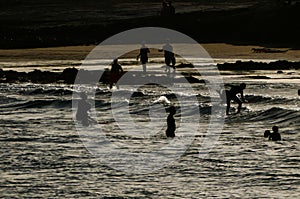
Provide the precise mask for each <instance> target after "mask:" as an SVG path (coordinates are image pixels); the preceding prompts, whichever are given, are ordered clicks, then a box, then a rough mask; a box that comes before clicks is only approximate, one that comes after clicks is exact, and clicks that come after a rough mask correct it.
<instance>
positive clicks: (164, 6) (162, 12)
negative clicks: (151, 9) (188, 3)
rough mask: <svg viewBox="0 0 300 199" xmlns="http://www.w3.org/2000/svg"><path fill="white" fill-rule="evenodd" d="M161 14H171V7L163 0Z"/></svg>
mask: <svg viewBox="0 0 300 199" xmlns="http://www.w3.org/2000/svg"><path fill="white" fill-rule="evenodd" d="M160 15H161V16H169V8H168V4H167V2H165V1H163V2H162V8H161V11H160Z"/></svg>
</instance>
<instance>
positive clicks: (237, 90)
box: [223, 83, 246, 115]
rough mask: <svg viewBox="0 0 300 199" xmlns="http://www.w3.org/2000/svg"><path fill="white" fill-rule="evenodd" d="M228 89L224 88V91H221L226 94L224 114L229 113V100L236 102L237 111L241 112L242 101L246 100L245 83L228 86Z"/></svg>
mask: <svg viewBox="0 0 300 199" xmlns="http://www.w3.org/2000/svg"><path fill="white" fill-rule="evenodd" d="M230 87H231V89H230V90H226V91H225V93H224V92H223V95H226V104H227V107H226V115H229V110H230V102H231V100H233V101H235V102H236V103H238V111H237V113H240V112H241V109H242V103H243V102H246V100H245V97H244V89H245V88H246V84H245V83H241V84H240V85H239V86H230ZM237 94H241V99H240V98H238V97H237Z"/></svg>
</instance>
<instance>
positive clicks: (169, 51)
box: [158, 40, 176, 73]
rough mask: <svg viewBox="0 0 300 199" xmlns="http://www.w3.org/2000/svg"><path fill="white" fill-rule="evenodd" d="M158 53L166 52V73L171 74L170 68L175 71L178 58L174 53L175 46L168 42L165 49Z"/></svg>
mask: <svg viewBox="0 0 300 199" xmlns="http://www.w3.org/2000/svg"><path fill="white" fill-rule="evenodd" d="M158 51H159V52H162V51H163V52H164V57H165V64H166V72H168V73H170V67H172V68H173V69H174V70H175V64H176V58H175V55H174V52H173V46H172V45H171V44H170V42H169V40H167V43H166V44H165V45H164V46H163V48H162V49H160V50H158ZM171 64H172V65H171Z"/></svg>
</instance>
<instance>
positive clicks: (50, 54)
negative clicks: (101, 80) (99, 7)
mask: <svg viewBox="0 0 300 199" xmlns="http://www.w3.org/2000/svg"><path fill="white" fill-rule="evenodd" d="M200 45H201V46H202V47H203V48H204V49H205V50H206V51H207V52H208V54H209V55H210V56H211V58H212V59H249V60H251V59H254V60H259V59H265V60H267V59H269V60H287V61H300V50H292V49H288V48H276V50H287V52H283V53H255V52H253V51H252V49H253V48H263V47H262V46H246V45H244V46H243V45H231V44H226V43H209V44H200ZM135 46H136V45H135ZM95 47H96V46H95V45H89V46H63V47H48V48H29V49H0V63H1V62H17V61H39V60H77V61H78V60H84V59H85V57H86V56H87V55H88V54H89V53H90V52H91V50H93V48H95ZM149 47H151V45H149ZM138 48H139V47H136V49H138ZM175 52H176V49H175ZM137 54H138V50H135V51H132V52H130V53H128V54H127V58H135V57H136V55H137ZM151 57H153V58H156V57H163V54H162V53H160V52H157V51H155V50H153V51H151V52H150V54H149V59H151Z"/></svg>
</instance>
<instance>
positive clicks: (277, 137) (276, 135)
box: [269, 126, 281, 141]
mask: <svg viewBox="0 0 300 199" xmlns="http://www.w3.org/2000/svg"><path fill="white" fill-rule="evenodd" d="M278 129H279V128H278V126H273V127H272V131H273V133H271V134H270V136H269V140H272V141H279V140H281V135H280V133H279V130H278Z"/></svg>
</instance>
